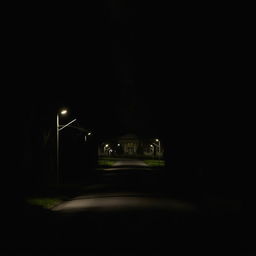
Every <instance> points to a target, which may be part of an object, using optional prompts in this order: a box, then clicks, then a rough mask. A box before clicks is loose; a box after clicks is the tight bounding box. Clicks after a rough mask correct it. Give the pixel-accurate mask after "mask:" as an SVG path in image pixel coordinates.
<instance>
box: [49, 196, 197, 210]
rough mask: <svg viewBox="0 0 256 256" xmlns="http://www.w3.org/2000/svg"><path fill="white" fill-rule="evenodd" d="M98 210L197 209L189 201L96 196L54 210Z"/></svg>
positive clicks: (71, 202)
mask: <svg viewBox="0 0 256 256" xmlns="http://www.w3.org/2000/svg"><path fill="white" fill-rule="evenodd" d="M92 209H97V210H104V211H106V210H110V211H111V210H123V209H124V210H127V209H152V210H154V209H158V210H167V211H168V210H169V211H195V210H196V209H195V206H194V205H192V204H189V203H187V202H183V201H178V200H173V199H165V198H149V197H133V196H118V197H95V198H80V199H79V198H78V199H73V200H71V201H68V202H65V203H62V204H60V205H58V206H56V207H54V208H53V209H52V210H53V211H64V212H73V211H75V212H77V211H90V210H92Z"/></svg>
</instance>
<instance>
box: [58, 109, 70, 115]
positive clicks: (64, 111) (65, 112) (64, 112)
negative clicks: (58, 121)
mask: <svg viewBox="0 0 256 256" xmlns="http://www.w3.org/2000/svg"><path fill="white" fill-rule="evenodd" d="M60 113H61V114H62V115H66V114H67V113H68V111H67V110H66V109H63V110H62V111H61V112H60Z"/></svg>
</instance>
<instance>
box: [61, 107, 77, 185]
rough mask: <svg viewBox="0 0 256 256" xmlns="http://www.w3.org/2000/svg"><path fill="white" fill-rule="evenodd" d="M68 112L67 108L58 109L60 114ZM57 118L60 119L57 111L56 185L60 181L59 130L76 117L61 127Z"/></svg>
mask: <svg viewBox="0 0 256 256" xmlns="http://www.w3.org/2000/svg"><path fill="white" fill-rule="evenodd" d="M67 113H68V111H67V109H62V110H61V111H60V114H61V115H66V114H67ZM59 119H60V117H59V113H58V112H57V125H56V127H57V129H56V130H57V157H56V158H57V159H56V161H57V183H58V185H59V183H60V173H59V172H60V171H59V169H60V166H59V151H60V149H59V147H60V146H59V143H60V142H59V132H60V131H61V130H63V129H64V128H66V127H67V126H69V125H70V124H71V123H73V122H75V121H76V119H74V120H72V121H71V122H69V123H68V124H66V125H63V126H61V128H60V123H59Z"/></svg>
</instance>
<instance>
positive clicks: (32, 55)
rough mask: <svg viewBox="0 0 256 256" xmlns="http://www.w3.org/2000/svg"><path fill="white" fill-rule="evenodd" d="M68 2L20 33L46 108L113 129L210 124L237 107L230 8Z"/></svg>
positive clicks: (27, 69) (31, 90)
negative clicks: (70, 4)
mask: <svg viewBox="0 0 256 256" xmlns="http://www.w3.org/2000/svg"><path fill="white" fill-rule="evenodd" d="M65 7H67V6H61V7H59V8H57V9H55V8H52V9H51V10H52V11H50V13H47V15H45V14H44V13H43V12H42V11H41V9H37V10H36V11H35V12H34V13H32V15H30V16H28V18H27V22H26V23H25V24H22V26H23V27H22V28H23V30H22V32H21V34H20V35H19V36H18V39H19V41H20V42H21V43H20V44H19V48H20V49H21V50H22V51H21V52H22V53H20V54H21V58H20V66H21V67H22V77H23V78H24V81H25V83H24V84H25V86H26V85H27V86H28V88H26V89H27V90H26V93H23V95H24V96H25V98H27V99H28V100H29V101H31V102H32V103H31V106H33V104H34V105H35V106H36V107H39V108H40V109H41V112H42V115H48V112H47V111H45V113H44V109H48V111H49V112H53V111H55V110H56V109H57V108H59V107H62V106H64V107H67V108H69V109H70V111H71V114H70V118H77V119H78V120H79V123H80V124H81V125H82V126H84V127H86V128H90V129H93V130H97V131H98V132H101V133H106V134H110V135H112V134H113V135H114V134H122V133H126V132H135V133H139V134H143V133H148V134H152V135H155V134H158V133H159V132H160V133H163V132H164V133H168V134H169V133H170V131H172V130H173V129H176V130H179V129H180V127H182V129H184V127H194V128H193V129H195V130H197V127H200V129H202V127H206V126H207V127H209V128H210V129H213V128H212V127H213V126H220V125H221V124H223V122H225V116H226V113H229V116H232V115H234V113H235V110H234V109H233V110H232V111H230V110H229V109H228V107H227V103H226V100H227V99H230V100H231V102H230V103H229V106H230V105H231V106H232V105H233V102H232V101H233V100H235V99H234V98H232V97H230V95H232V93H235V88H234V86H232V83H230V81H229V79H230V78H231V77H233V78H234V77H235V76H238V73H237V72H235V69H234V67H235V66H236V63H237V60H238V57H239V56H238V55H235V54H233V53H234V51H235V45H234V44H233V42H234V39H233V38H232V35H233V32H234V30H235V26H234V27H231V26H229V27H227V23H225V22H224V21H225V15H224V14H225V13H223V17H222V18H221V16H219V17H218V19H216V17H215V16H214V10H210V9H206V11H205V12H202V11H200V10H199V9H198V10H197V11H195V10H196V9H197V8H196V6H194V9H193V10H194V11H193V12H192V11H191V8H190V7H189V6H184V7H183V8H181V9H176V8H175V7H171V8H170V9H166V8H165V7H164V6H150V5H146V6H145V5H142V4H138V3H135V2H133V1H124V2H122V3H120V2H119V1H105V2H104V3H102V4H101V5H100V4H99V5H97V6H96V4H93V3H90V4H88V6H86V7H84V8H79V10H77V8H76V9H75V10H74V9H70V10H69V11H67V10H66V9H65ZM239 79H240V78H239V77H237V79H236V80H239ZM23 89H24V88H23ZM28 95H29V96H28ZM27 99H26V100H24V101H27ZM210 124H211V125H210Z"/></svg>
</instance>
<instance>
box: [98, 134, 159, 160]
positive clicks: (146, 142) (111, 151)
mask: <svg viewBox="0 0 256 256" xmlns="http://www.w3.org/2000/svg"><path fill="white" fill-rule="evenodd" d="M159 143H160V142H159V141H158V142H157V141H156V139H141V138H139V137H138V136H137V135H135V134H126V135H124V136H121V137H118V138H115V139H113V140H111V141H109V142H105V143H102V144H101V145H100V147H99V149H98V153H99V156H127V157H129V156H132V157H136V156H137V157H139V156H143V157H152V158H153V157H162V156H163V147H162V146H161V145H160V150H159Z"/></svg>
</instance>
